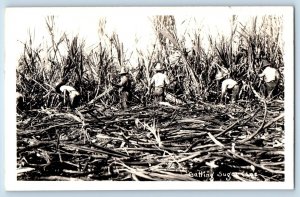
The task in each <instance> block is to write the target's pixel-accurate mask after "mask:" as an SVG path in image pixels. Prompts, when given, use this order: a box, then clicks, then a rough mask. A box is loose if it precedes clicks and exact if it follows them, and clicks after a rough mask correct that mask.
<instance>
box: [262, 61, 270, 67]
mask: <svg viewBox="0 0 300 197" xmlns="http://www.w3.org/2000/svg"><path fill="white" fill-rule="evenodd" d="M270 65H271V63H270V62H269V61H268V60H266V59H264V60H262V68H265V67H267V66H270Z"/></svg>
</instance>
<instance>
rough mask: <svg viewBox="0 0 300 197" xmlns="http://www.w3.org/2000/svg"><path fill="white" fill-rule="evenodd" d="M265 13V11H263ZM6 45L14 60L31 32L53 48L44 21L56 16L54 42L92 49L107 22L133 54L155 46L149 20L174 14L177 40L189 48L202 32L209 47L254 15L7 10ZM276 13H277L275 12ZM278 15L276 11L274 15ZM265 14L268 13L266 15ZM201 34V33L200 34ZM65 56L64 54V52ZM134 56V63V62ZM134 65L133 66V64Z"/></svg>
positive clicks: (38, 41)
mask: <svg viewBox="0 0 300 197" xmlns="http://www.w3.org/2000/svg"><path fill="white" fill-rule="evenodd" d="M262 11H263V10H262ZM6 12H7V13H6V19H7V20H6V30H7V31H6V42H7V43H9V47H13V48H14V54H15V58H16V59H17V56H20V53H22V51H23V44H22V42H25V41H27V40H28V37H29V36H28V32H31V34H32V35H34V40H33V42H34V45H35V46H38V45H39V44H43V46H46V45H48V46H49V45H51V36H50V34H49V32H48V29H47V26H46V22H45V17H46V16H49V15H54V16H55V31H54V34H55V38H56V39H57V40H58V39H59V38H60V36H61V35H62V34H63V33H66V34H67V35H68V38H69V39H71V38H72V37H73V36H76V35H78V36H79V38H80V39H82V40H85V46H86V49H87V50H89V49H92V48H93V47H95V46H96V45H97V43H98V42H99V32H98V28H99V25H98V24H99V19H100V18H101V17H105V18H106V21H107V23H106V27H105V33H106V34H108V35H111V33H112V32H113V31H114V32H116V33H117V34H118V35H119V38H120V41H121V42H122V43H123V44H124V51H125V52H126V53H128V54H131V53H132V52H133V51H135V50H136V48H138V49H140V50H142V51H146V50H147V49H149V46H152V45H153V43H154V42H155V33H154V30H153V24H152V22H151V20H150V17H151V16H153V15H155V14H165V13H167V14H175V20H176V27H177V33H178V37H181V36H185V38H186V40H187V45H189V39H188V34H187V32H190V33H191V32H193V31H194V30H195V29H200V30H201V34H202V39H203V40H202V44H203V45H204V46H205V45H206V44H208V35H211V36H212V37H217V36H218V34H223V35H225V36H228V35H229V34H230V31H231V23H230V19H231V18H232V15H233V13H237V16H238V20H239V21H240V22H242V23H244V24H245V23H246V22H247V21H249V19H250V18H251V17H253V16H256V15H259V14H260V13H261V12H260V11H259V10H257V11H256V12H255V14H253V13H252V14H251V12H244V11H243V10H238V11H237V12H236V10H235V12H233V10H232V8H229V7H227V8H225V7H223V8H222V7H215V8H205V9H198V10H197V9H191V10H186V12H183V11H182V10H179V11H176V9H175V11H173V10H172V11H171V12H169V11H168V9H155V8H153V9H152V10H151V9H150V11H149V9H147V10H145V9H138V8H137V9H136V8H135V9H134V8H127V9H122V8H117V9H116V8H115V9H96V8H94V9H85V8H73V9H63V8H61V9H45V8H44V9H41V8H35V9H30V8H27V9H22V8H19V9H10V10H6ZM273 12H274V11H273ZM275 12H276V11H275ZM264 13H266V12H264ZM198 32H199V31H198ZM62 53H63V52H62ZM134 54H135V53H133V57H132V60H131V61H135V60H134V59H135V58H134ZM132 63H134V62H132Z"/></svg>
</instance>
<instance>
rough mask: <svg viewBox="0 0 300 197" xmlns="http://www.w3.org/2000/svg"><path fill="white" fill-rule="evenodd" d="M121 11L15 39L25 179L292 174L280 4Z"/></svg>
mask: <svg viewBox="0 0 300 197" xmlns="http://www.w3.org/2000/svg"><path fill="white" fill-rule="evenodd" d="M218 16H219V15H218ZM114 17H115V18H113V17H111V18H113V19H114V20H110V17H109V16H106V15H103V16H101V17H97V18H94V19H93V21H96V22H95V23H92V22H91V21H90V26H92V25H91V24H95V25H93V26H92V27H93V28H94V29H93V31H95V36H94V37H92V36H82V35H81V33H80V32H81V30H82V31H87V30H84V29H85V27H84V26H82V27H80V28H79V29H76V28H74V29H75V30H72V32H71V33H70V32H69V31H68V30H67V28H68V26H71V25H72V24H67V23H64V22H61V21H63V20H62V19H63V18H64V15H58V16H57V15H48V16H45V17H43V18H42V17H40V18H39V19H38V20H40V21H41V23H39V25H36V26H35V29H34V28H30V26H29V25H27V26H26V25H24V30H23V33H22V35H26V36H24V39H23V40H18V41H17V40H15V42H17V43H18V44H17V45H16V46H18V50H16V54H15V56H16V57H17V65H16V69H15V75H16V84H15V86H14V87H15V88H16V101H15V103H16V107H15V108H16V153H13V154H16V160H17V162H16V166H15V168H16V176H17V180H18V181H74V180H76V181H200V182H211V181H238V182H284V181H285V180H286V174H285V172H286V165H285V164H286V163H285V159H286V155H285V146H286V144H287V143H289V142H287V141H286V129H285V128H286V125H285V115H286V113H289V112H285V109H286V108H285V101H286V100H285V96H286V88H285V87H286V84H285V83H286V80H285V79H286V77H288V76H285V72H284V70H285V68H286V67H285V66H286V62H285V61H286V60H285V53H286V51H285V50H284V49H285V48H284V46H285V44H286V43H285V40H284V39H283V34H282V32H283V27H284V20H283V17H282V16H281V15H280V14H278V15H276V14H274V15H268V14H265V15H262V14H257V15H255V13H253V14H250V13H249V14H248V15H247V17H245V16H244V15H239V14H231V15H228V17H227V15H226V17H223V18H222V17H220V16H219V18H216V19H215V20H210V19H209V17H202V18H201V17H197V16H195V17H193V15H191V16H189V15H188V16H186V15H175V14H174V15H149V16H147V17H144V20H145V21H146V22H144V23H143V26H137V24H138V22H136V23H135V22H134V21H135V20H137V21H142V19H141V18H142V17H140V18H139V17H137V16H133V15H132V17H131V18H130V17H128V18H130V20H126V19H127V18H126V16H124V19H122V16H118V15H115V16H114ZM66 18H67V17H66ZM82 18H83V19H82V20H83V21H84V22H83V21H78V24H84V23H88V19H89V18H85V17H84V16H83V17H82ZM218 20H220V21H224V22H222V23H223V24H222V25H223V26H218V27H217V25H216V24H217V22H218ZM75 21H76V20H75V19H74V21H73V23H74V24H75V23H76V22H75ZM114 21H118V23H115V24H114V23H113V22H114ZM220 21H219V23H221V22H220ZM33 23H34V22H32V24H33ZM219 23H218V24H219ZM28 24H29V22H28ZM86 25H88V24H86ZM38 28H41V29H42V28H44V29H45V33H38V30H37V29H38ZM122 28H123V30H124V31H123V33H122V30H121V29H122ZM215 28H216V29H215ZM90 31H92V30H90ZM124 32H125V33H124ZM138 32H144V33H141V34H138ZM41 34H42V35H41ZM38 37H41V38H40V39H38ZM91 38H93V39H94V40H95V42H93V43H90V42H89V39H91ZM130 39H131V40H132V42H129V40H130ZM128 43H130V44H128ZM141 43H144V45H143V46H146V47H140V46H142V44H141ZM291 47H292V46H291ZM17 51H19V53H17ZM287 132H293V131H287ZM291 143H292V142H291Z"/></svg>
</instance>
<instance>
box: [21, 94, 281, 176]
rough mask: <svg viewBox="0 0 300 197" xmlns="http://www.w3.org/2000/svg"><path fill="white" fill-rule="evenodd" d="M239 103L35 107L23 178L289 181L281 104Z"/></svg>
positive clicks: (25, 126) (24, 136)
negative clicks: (286, 174)
mask: <svg viewBox="0 0 300 197" xmlns="http://www.w3.org/2000/svg"><path fill="white" fill-rule="evenodd" d="M238 104H239V105H238ZM238 104H227V105H213V104H209V103H204V102H199V103H196V104H189V105H188V104H186V105H181V106H175V105H170V104H169V103H160V104H159V105H154V104H151V105H148V106H146V107H144V106H141V105H139V106H132V107H131V108H130V109H128V110H125V111H120V110H117V109H115V108H109V109H105V108H101V107H100V106H98V107H97V106H94V105H93V106H90V107H87V106H85V107H81V108H79V109H77V110H59V111H58V110H57V109H42V110H32V111H30V112H28V113H27V114H26V115H25V116H23V117H22V118H23V120H20V118H21V117H18V122H17V145H18V146H17V147H18V148H17V165H18V166H17V167H18V180H118V181H125V180H128V181H131V180H144V181H149V180H168V181H169V180H180V181H192V180H195V181H196V180H197V181H212V180H213V181H284V142H283V141H284V122H283V121H284V120H283V111H284V107H283V103H282V102H281V101H279V100H277V101H272V102H269V103H268V102H265V103H262V102H256V103H253V102H252V103H249V102H243V101H240V102H239V103H238Z"/></svg>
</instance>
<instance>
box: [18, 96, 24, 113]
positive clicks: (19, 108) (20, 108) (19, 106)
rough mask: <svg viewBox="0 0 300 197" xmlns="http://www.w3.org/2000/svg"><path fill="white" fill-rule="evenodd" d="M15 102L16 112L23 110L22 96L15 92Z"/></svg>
mask: <svg viewBox="0 0 300 197" xmlns="http://www.w3.org/2000/svg"><path fill="white" fill-rule="evenodd" d="M16 102H17V112H20V111H23V110H24V96H23V95H22V94H21V93H19V92H16Z"/></svg>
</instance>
